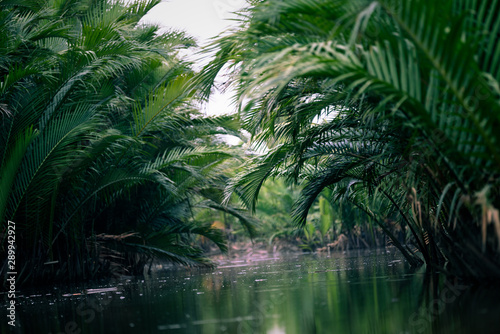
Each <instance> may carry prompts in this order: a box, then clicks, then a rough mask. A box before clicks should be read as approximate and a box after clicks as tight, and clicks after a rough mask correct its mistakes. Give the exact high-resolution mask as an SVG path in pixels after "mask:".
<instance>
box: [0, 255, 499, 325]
mask: <svg viewBox="0 0 500 334" xmlns="http://www.w3.org/2000/svg"><path fill="white" fill-rule="evenodd" d="M2 297H5V296H4V295H2ZM3 299H4V298H2V300H3ZM16 302H17V309H16V317H17V319H16V321H17V326H16V328H11V327H10V326H8V325H7V320H6V313H5V308H6V306H5V303H4V304H2V314H3V315H4V316H3V319H4V320H3V321H2V323H1V325H0V328H1V329H2V333H9V332H10V333H37V334H38V333H41V334H42V333H54V334H56V333H57V334H59V333H174V334H177V333H178V334H184V333H189V334H195V333H206V334H214V333H231V334H232V333H238V334H244V333H266V334H280V333H290V334H295V333H297V334H299V333H300V334H307V333H356V334H357V333H397V334H399V333H401V334H403V333H475V334H478V333H500V289H499V288H498V287H481V288H477V287H467V286H464V285H461V284H459V283H457V282H452V281H446V280H445V279H444V278H443V277H440V276H438V275H433V276H431V275H427V274H425V273H424V271H423V269H422V268H421V269H419V270H417V271H414V270H412V269H411V268H410V267H409V266H408V264H407V263H406V262H405V261H404V259H403V258H402V257H401V256H400V255H399V253H397V252H395V251H394V252H392V251H371V252H363V253H359V252H348V253H332V254H331V255H322V256H318V255H312V254H309V255H307V254H295V255H287V256H281V255H275V256H273V255H269V256H260V257H258V258H255V257H253V258H252V257H248V258H245V259H233V260H229V259H227V260H224V259H222V260H221V261H219V266H218V267H217V268H216V269H213V270H212V269H210V270H208V269H190V270H176V271H172V270H161V269H160V270H157V271H155V272H154V273H153V274H152V275H150V276H146V277H141V278H122V279H116V280H111V281H107V282H93V283H87V284H85V285H80V286H58V287H52V288H47V289H38V290H33V291H21V292H19V294H18V296H17V299H16Z"/></svg>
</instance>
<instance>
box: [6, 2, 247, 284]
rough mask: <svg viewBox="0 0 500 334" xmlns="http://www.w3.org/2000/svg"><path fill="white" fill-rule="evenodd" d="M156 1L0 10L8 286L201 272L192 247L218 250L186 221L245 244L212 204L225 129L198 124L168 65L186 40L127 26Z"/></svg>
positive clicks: (216, 120)
mask: <svg viewBox="0 0 500 334" xmlns="http://www.w3.org/2000/svg"><path fill="white" fill-rule="evenodd" d="M159 2H160V0H149V1H142V2H123V1H107V0H62V1H61V0H35V1H31V0H29V1H28V0H20V1H9V0H2V1H0V8H1V11H0V34H1V37H0V117H1V123H0V132H1V133H2V136H1V137H0V226H1V228H0V231H1V233H2V234H0V239H1V241H2V242H1V245H2V254H7V241H6V240H7V230H6V229H7V223H8V221H12V222H14V224H15V228H16V233H15V246H16V271H17V273H18V275H17V280H18V284H22V283H28V282H36V283H43V282H47V281H50V282H54V281H55V280H64V281H74V280H77V279H90V278H95V277H99V276H102V275H110V274H127V275H131V274H135V273H142V270H143V268H144V266H145V265H146V264H149V265H151V263H152V260H153V259H158V258H160V259H166V260H169V261H174V262H178V263H181V264H186V265H196V264H203V265H205V264H209V262H207V260H206V259H205V258H204V257H203V254H202V249H201V248H199V247H198V246H196V243H194V241H195V237H196V236H203V237H204V238H205V239H206V240H209V241H210V242H213V243H214V244H215V245H217V246H218V247H219V248H220V249H221V250H222V251H224V250H225V249H226V248H227V246H226V243H225V239H224V235H223V234H222V232H221V231H220V230H218V229H214V228H212V227H211V224H210V223H207V222H203V221H199V220H196V219H195V212H196V210H198V208H202V209H205V208H210V209H212V210H223V211H225V212H228V213H229V214H233V215H235V216H236V217H238V219H239V220H240V221H241V222H242V223H243V226H245V227H246V228H247V230H248V231H249V232H250V233H251V232H252V231H253V220H252V219H251V218H248V217H246V216H245V215H244V213H243V212H241V211H240V210H239V209H238V208H236V207H232V206H231V205H222V200H223V192H224V189H225V187H226V182H227V173H226V170H227V169H228V168H230V167H231V166H232V165H234V164H235V161H237V159H238V154H239V153H238V152H237V151H235V150H234V149H233V150H232V149H231V148H229V147H227V145H225V144H224V143H223V142H222V141H221V140H219V139H218V137H217V135H220V134H225V135H227V134H232V135H236V136H238V135H239V125H238V122H237V121H236V120H234V119H233V117H230V116H220V117H211V118H208V117H203V114H202V113H201V112H200V111H199V101H197V100H196V98H195V95H194V93H193V92H194V87H193V85H192V84H191V81H192V77H193V75H194V72H193V70H192V67H191V65H192V64H190V63H187V62H186V61H183V60H182V57H181V56H179V52H180V50H183V49H187V48H189V47H191V46H193V45H195V41H194V40H193V39H192V38H191V37H189V36H187V35H186V34H185V33H183V32H180V31H175V30H171V31H160V29H159V27H157V26H154V25H146V24H143V23H142V21H141V19H142V18H143V17H144V15H145V14H146V13H147V12H148V11H149V10H150V9H151V8H153V7H154V6H155V5H156V4H158V3H159ZM235 159H236V160H235ZM7 271H9V270H8V268H7V256H5V257H4V256H2V272H3V273H5V272H7Z"/></svg>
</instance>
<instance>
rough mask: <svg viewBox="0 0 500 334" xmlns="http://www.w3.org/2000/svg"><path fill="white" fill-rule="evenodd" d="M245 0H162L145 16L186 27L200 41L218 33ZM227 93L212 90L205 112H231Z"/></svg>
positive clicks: (202, 42)
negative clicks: (213, 92)
mask: <svg viewBox="0 0 500 334" xmlns="http://www.w3.org/2000/svg"><path fill="white" fill-rule="evenodd" d="M245 4H246V2H245V0H164V1H163V2H162V3H160V4H159V5H157V6H156V7H154V8H153V9H152V10H151V11H150V12H149V14H148V15H147V16H146V17H145V20H146V21H148V22H152V23H155V24H158V25H160V26H162V27H167V28H175V29H181V30H184V31H186V32H187V33H188V34H189V35H191V36H193V37H195V38H196V39H197V40H198V44H199V45H204V44H205V43H207V42H208V40H209V39H210V38H211V37H214V36H218V35H219V34H220V33H221V32H223V31H224V30H225V29H226V28H227V27H229V26H230V25H234V24H235V22H234V21H231V19H234V18H235V17H236V15H234V14H233V12H235V11H238V10H239V9H241V8H242V7H244V6H245ZM228 95H229V94H225V95H223V94H220V93H218V92H216V93H215V94H213V96H212V97H211V98H210V102H209V103H208V105H207V106H206V110H205V112H206V114H207V115H217V114H227V113H232V112H233V111H234V109H235V107H234V106H232V105H231V103H230V102H229V97H228Z"/></svg>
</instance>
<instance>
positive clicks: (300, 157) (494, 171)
mask: <svg viewBox="0 0 500 334" xmlns="http://www.w3.org/2000/svg"><path fill="white" fill-rule="evenodd" d="M498 13H500V4H499V1H496V0H493V1H477V0H445V1H439V2H435V1H430V0H412V1H396V0H380V1H370V0H350V1H347V0H291V1H273V0H268V1H253V2H252V5H251V6H250V7H249V8H248V9H247V10H244V11H242V13H241V21H240V26H239V27H238V28H237V29H234V30H233V31H231V32H229V33H228V34H227V36H225V37H222V38H219V39H216V40H215V41H214V42H213V44H212V46H211V50H210V51H211V52H216V55H215V57H214V58H213V61H212V62H211V63H210V64H209V65H208V66H206V68H205V69H204V71H203V72H202V73H201V75H200V76H199V77H198V80H199V82H201V83H204V84H203V86H202V93H203V94H205V95H208V94H209V93H210V90H211V86H210V85H211V83H213V81H214V79H215V78H216V77H217V75H219V73H221V72H223V71H227V69H229V70H228V72H229V73H230V81H229V83H228V84H230V85H232V86H233V87H234V89H235V90H236V97H235V99H236V101H237V102H238V105H239V116H240V119H241V123H242V127H243V128H244V129H245V130H247V131H248V132H250V133H251V135H252V139H253V142H254V145H256V146H257V147H260V148H265V149H266V150H267V151H266V154H262V155H259V156H257V157H255V158H253V159H252V160H251V161H249V162H248V164H247V167H246V169H245V170H244V171H243V172H242V173H240V174H239V175H238V176H237V177H236V178H235V179H233V181H232V183H231V185H230V187H229V188H228V190H227V192H226V196H230V195H231V194H238V195H240V197H241V199H242V202H243V203H244V204H245V205H246V207H248V208H250V209H255V208H256V203H257V199H258V195H259V192H260V190H261V188H262V185H263V184H264V182H265V180H267V179H272V178H284V179H286V180H287V181H288V182H291V183H296V184H300V185H301V186H302V191H301V194H300V196H299V198H298V199H297V200H296V202H295V204H294V209H293V212H292V215H293V217H294V220H295V222H296V223H297V224H298V225H299V226H307V219H308V213H309V211H310V209H311V207H312V206H313V205H314V203H316V201H317V198H318V196H319V195H320V194H322V193H323V192H324V191H325V189H326V190H327V191H328V193H329V194H330V195H329V198H328V200H329V201H330V202H332V203H350V204H351V205H354V206H355V207H357V208H358V209H359V210H362V211H363V212H364V213H365V214H366V215H367V216H369V217H370V219H371V221H372V222H373V224H375V225H376V226H377V227H378V228H381V229H383V230H384V232H385V233H386V234H387V235H388V237H389V238H390V239H391V241H392V242H393V244H394V245H395V246H396V247H398V249H399V250H400V251H401V252H402V253H403V254H404V255H405V257H406V258H407V259H408V261H409V262H410V263H411V264H413V265H418V264H419V263H421V262H425V263H426V264H427V266H428V268H431V269H438V270H441V271H443V272H445V273H447V274H450V275H455V276H459V277H462V278H467V279H472V280H479V279H485V278H498V277H500V218H499V211H498V208H499V207H500V193H499V190H500V187H499V182H500V178H499V175H500V148H499V147H500V146H499V144H500V132H499V131H498V129H499V126H500V124H499V123H500V112H499V111H500V105H499V102H500V99H499V98H500V88H499V87H500V84H499V83H500V43H499V42H498V41H499V36H500V20H499V19H498ZM394 224H397V226H398V228H399V230H400V231H402V233H403V234H404V235H406V234H409V235H410V236H411V242H401V239H400V238H398V237H397V236H396V235H395V233H394V228H393V227H394Z"/></svg>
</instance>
